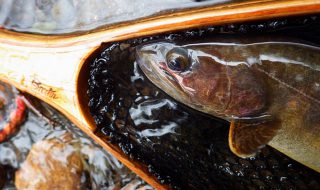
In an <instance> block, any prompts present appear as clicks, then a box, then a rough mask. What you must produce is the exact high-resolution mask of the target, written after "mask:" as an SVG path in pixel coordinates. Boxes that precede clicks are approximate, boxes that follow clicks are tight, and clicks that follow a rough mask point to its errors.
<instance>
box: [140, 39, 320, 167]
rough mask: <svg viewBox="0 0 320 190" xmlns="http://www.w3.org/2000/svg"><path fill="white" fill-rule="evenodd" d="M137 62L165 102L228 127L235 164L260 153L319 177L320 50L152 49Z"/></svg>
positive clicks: (261, 46) (236, 44)
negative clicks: (273, 152) (279, 156)
mask: <svg viewBox="0 0 320 190" xmlns="http://www.w3.org/2000/svg"><path fill="white" fill-rule="evenodd" d="M135 57H136V62H137V63H138V65H139V67H140V69H141V70H142V72H143V73H144V74H145V75H146V77H147V78H148V79H149V80H150V81H151V82H152V83H153V84H155V85H156V86H157V87H158V88H160V89H161V90H162V91H164V92H165V93H166V94H168V95H169V96H171V97H172V98H174V99H176V100H177V101H178V102H180V103H183V104H185V105H187V106H189V107H191V108H193V109H195V110H198V111H200V112H203V113H206V114H209V115H211V116H213V117H217V118H221V119H223V120H226V121H228V122H230V128H229V136H228V143H229V147H230V150H231V151H232V152H233V153H234V154H236V155H237V156H239V157H242V158H246V157H250V156H253V155H255V154H256V153H257V152H258V151H259V150H260V149H261V148H262V147H264V146H265V145H267V144H268V145H270V146H272V147H273V148H275V149H277V150H279V151H280V152H283V153H285V154H286V155H287V156H289V157H291V158H293V159H295V160H296V161H298V162H300V163H302V164H304V165H306V166H308V167H310V168H312V169H314V170H316V171H318V172H320V160H319V159H320V112H319V111H320V77H319V76H320V48H319V47H317V46H316V45H314V44H309V43H304V42H300V41H297V42H295V41H291V40H283V41H281V40H270V39H261V40H256V39H253V40H250V39H249V40H241V39H240V40H239V39H234V40H222V41H219V40H214V39H208V40H206V41H205V40H202V41H200V42H185V43H183V44H182V43H175V42H172V41H166V40H163V41H156V42H151V43H147V44H142V45H139V46H137V47H136V53H135Z"/></svg>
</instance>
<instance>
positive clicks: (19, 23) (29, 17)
mask: <svg viewBox="0 0 320 190" xmlns="http://www.w3.org/2000/svg"><path fill="white" fill-rule="evenodd" d="M233 1H243V0H206V1H194V0H162V1H159V0H135V1H131V0H117V1H111V0H91V1H86V0H28V1H24V0H0V25H2V26H4V27H5V28H7V29H12V30H17V31H23V32H37V33H45V34H57V33H70V32H75V31H83V30H91V29H94V28H97V27H99V26H103V25H106V24H114V23H118V22H123V21H130V20H134V19H139V18H143V17H147V16H150V15H153V14H156V13H160V12H161V11H167V12H170V11H174V10H176V9H182V8H190V7H199V6H207V5H214V4H221V3H230V2H233Z"/></svg>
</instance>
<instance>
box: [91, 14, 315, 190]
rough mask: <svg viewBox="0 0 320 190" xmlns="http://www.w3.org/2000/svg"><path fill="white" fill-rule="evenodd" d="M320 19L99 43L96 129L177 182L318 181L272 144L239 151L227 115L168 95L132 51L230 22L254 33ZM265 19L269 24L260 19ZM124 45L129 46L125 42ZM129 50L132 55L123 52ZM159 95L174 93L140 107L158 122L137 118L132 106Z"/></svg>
mask: <svg viewBox="0 0 320 190" xmlns="http://www.w3.org/2000/svg"><path fill="white" fill-rule="evenodd" d="M308 19H309V21H308ZM317 19H318V17H312V18H294V19H293V20H295V21H292V20H290V19H289V20H288V19H284V20H282V21H281V20H280V21H279V20H278V21H264V22H262V23H254V24H252V25H250V24H246V25H245V26H246V27H242V26H244V25H242V24H239V25H237V27H231V25H229V26H222V27H220V28H219V27H209V28H207V29H199V30H193V31H187V32H181V33H176V34H165V35H159V36H153V37H150V38H148V37H147V38H141V39H133V40H129V41H125V42H119V43H114V44H113V45H112V46H111V45H109V44H105V46H104V47H102V49H101V56H98V57H97V58H96V60H99V58H105V60H106V61H104V62H103V63H101V64H97V62H95V63H93V64H92V65H91V68H90V79H89V92H88V93H89V96H90V99H91V100H90V102H91V105H89V107H90V110H91V113H92V115H93V116H94V117H95V119H96V123H97V124H98V129H97V131H96V133H97V134H99V135H100V136H102V137H103V136H108V137H110V140H111V142H113V143H115V144H117V145H118V146H119V147H120V148H121V149H122V150H123V152H124V153H126V154H128V155H130V157H132V158H134V159H136V160H138V161H141V162H143V163H145V164H146V165H148V168H149V172H151V173H153V174H154V175H155V176H156V177H157V178H158V179H159V180H160V181H161V182H163V183H166V184H170V185H171V187H172V188H173V189H235V188H237V189H241V188H242V189H320V184H319V181H320V175H319V173H317V172H315V171H313V170H311V169H308V168H307V167H305V166H303V165H301V164H299V163H297V162H295V161H294V160H292V159H290V158H288V157H287V156H285V155H283V154H281V153H280V152H278V151H276V150H274V149H272V148H270V147H265V148H264V149H262V150H261V153H259V154H258V155H257V156H256V157H251V158H248V159H241V158H238V157H236V156H234V155H233V154H232V153H231V152H230V151H229V147H228V144H227V138H228V124H227V123H226V122H224V121H221V120H219V119H217V118H212V117H210V116H208V115H205V114H202V113H199V112H196V111H195V110H193V109H191V108H188V107H186V106H184V105H181V104H179V103H178V102H176V101H175V100H173V99H172V98H170V97H168V96H167V95H166V94H165V93H164V92H162V91H161V90H160V89H158V88H157V87H155V86H154V85H153V84H152V83H151V82H150V81H148V79H147V78H146V77H145V76H144V75H143V73H142V71H140V70H139V69H137V65H136V64H135V63H134V57H132V54H133V52H134V46H136V45H138V44H141V43H145V42H148V41H151V40H159V39H167V40H177V39H179V40H183V39H184V38H185V37H186V36H188V40H190V38H191V39H192V38H194V39H198V34H199V33H201V34H202V35H208V34H212V33H213V34H219V33H220V32H221V31H222V30H226V29H228V31H229V32H230V30H231V32H230V33H241V34H243V33H249V34H250V33H257V30H260V29H261V28H263V30H264V32H263V33H268V32H270V31H271V30H274V29H275V28H276V30H280V29H281V27H283V28H287V27H288V25H290V24H288V23H291V24H292V23H296V24H297V25H299V23H302V25H304V24H305V23H306V22H307V21H308V22H307V23H313V22H316V21H317ZM297 20H298V21H299V20H300V21H301V22H298V21H297ZM306 20H307V21H306ZM317 22H318V21H317ZM264 23H269V25H268V24H264ZM272 23H273V24H272ZM276 23H282V24H279V25H277V24H276ZM283 23H284V24H283ZM261 25H263V26H266V27H260V26H261ZM267 26H270V28H268V27H267ZM259 27H260V29H257V28H259ZM277 27H278V28H277ZM235 28H236V29H235ZM241 28H246V31H245V32H243V31H244V30H243V29H241ZM266 28H267V29H266ZM232 30H233V31H232ZM199 31H205V32H199ZM250 31H251V32H250ZM280 32H281V30H280ZM203 33H204V34H203ZM294 35H297V34H294ZM306 38H308V36H306ZM316 38H317V37H316ZM123 44H124V45H123ZM128 44H129V45H128ZM121 45H123V47H124V46H127V48H126V49H123V48H122V49H120V46H121ZM123 52H126V53H125V54H127V55H126V56H123V55H125V54H121V53H123ZM120 54H121V55H122V56H121V57H119V58H117V56H115V55H120ZM110 57H112V59H109V58H110ZM107 60H108V61H107ZM102 70H107V71H108V74H106V75H103V76H101V71H102ZM101 77H104V78H105V79H107V81H108V82H106V83H104V84H102V86H100V85H99V86H98V85H97V84H98V83H99V82H98V81H96V79H99V78H101ZM132 79H136V80H134V81H133V80H132ZM102 89H104V92H105V94H104V95H102V97H103V98H102V99H101V98H99V97H101V94H99V92H100V91H101V90H102ZM159 101H168V102H170V104H169V105H168V104H165V106H162V107H160V108H158V109H154V110H153V114H151V116H149V115H145V114H144V115H143V114H142V116H143V119H145V120H146V121H150V120H156V122H155V123H153V124H152V125H150V124H146V123H143V124H141V123H140V124H139V125H136V124H135V121H134V120H133V118H132V117H131V115H130V110H133V109H136V108H137V107H139V105H141V104H143V103H146V102H149V103H150V102H159ZM97 105H99V107H105V109H104V111H103V112H100V111H99V109H95V108H96V106H97ZM170 105H171V106H170ZM105 115H108V117H105ZM140 119H141V118H140ZM170 121H171V122H174V123H176V125H177V126H176V128H174V131H173V132H169V133H167V134H165V135H161V136H141V133H142V132H143V131H144V130H149V131H150V130H156V131H159V130H160V129H162V128H163V126H165V125H167V124H168V122H170Z"/></svg>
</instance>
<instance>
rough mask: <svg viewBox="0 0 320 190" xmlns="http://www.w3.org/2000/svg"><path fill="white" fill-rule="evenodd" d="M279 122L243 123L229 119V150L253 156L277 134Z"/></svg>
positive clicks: (241, 154) (241, 155)
mask: <svg viewBox="0 0 320 190" xmlns="http://www.w3.org/2000/svg"><path fill="white" fill-rule="evenodd" d="M279 127H280V123H279V122H276V121H268V122H265V123H258V124H255V123H245V122H241V121H231V124H230V129H229V147H230V150H231V151H232V152H233V153H234V154H236V155H237V156H239V157H242V158H245V157H249V156H253V155H254V154H255V153H256V152H257V151H258V150H259V149H261V148H262V147H264V146H265V145H266V144H267V143H268V142H269V141H270V140H272V138H273V137H274V136H275V135H276V134H277V131H278V129H279Z"/></svg>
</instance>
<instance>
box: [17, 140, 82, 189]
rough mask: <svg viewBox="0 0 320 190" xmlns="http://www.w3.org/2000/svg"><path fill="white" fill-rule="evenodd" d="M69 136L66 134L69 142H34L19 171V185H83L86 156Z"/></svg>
mask: <svg viewBox="0 0 320 190" xmlns="http://www.w3.org/2000/svg"><path fill="white" fill-rule="evenodd" d="M69 138H70V137H68V136H66V137H65V139H64V140H65V142H62V141H60V140H59V139H50V140H45V141H39V142H37V143H36V144H34V145H33V147H32V149H31V150H30V153H29V155H28V157H27V159H26V161H25V162H24V163H23V164H22V167H21V168H20V169H19V170H18V171H17V172H16V176H15V185H16V187H17V189H43V190H46V189H48V190H49V189H66V190H68V189H70V190H71V189H80V188H82V187H83V186H84V184H83V181H82V180H81V176H82V175H83V163H82V158H81V156H80V152H79V151H78V150H77V149H75V148H74V147H73V145H72V144H71V143H70V140H71V139H69ZM68 141H69V142H68Z"/></svg>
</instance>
